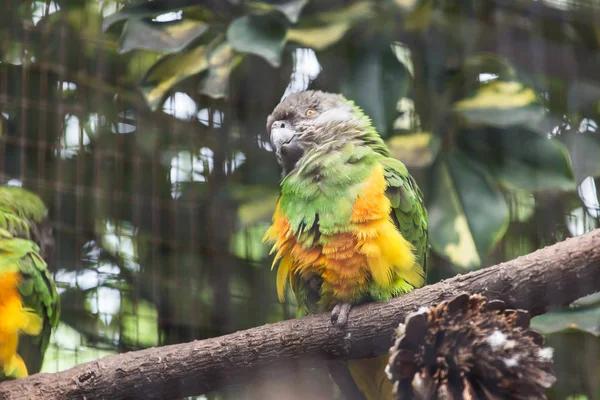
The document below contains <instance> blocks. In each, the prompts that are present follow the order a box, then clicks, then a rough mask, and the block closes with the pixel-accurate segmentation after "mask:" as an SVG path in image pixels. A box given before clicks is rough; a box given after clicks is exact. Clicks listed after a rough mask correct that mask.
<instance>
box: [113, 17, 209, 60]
mask: <svg viewBox="0 0 600 400" xmlns="http://www.w3.org/2000/svg"><path fill="white" fill-rule="evenodd" d="M207 30H208V24H206V23H204V22H201V21H195V20H192V19H182V20H179V21H173V22H152V21H146V20H141V19H132V20H129V21H127V23H126V24H125V28H123V32H122V33H121V39H120V41H119V53H126V52H128V51H131V50H137V49H143V50H154V51H159V52H162V53H167V54H170V53H177V52H180V51H181V50H183V49H185V48H186V47H187V46H188V45H189V44H190V43H192V42H193V41H194V40H195V39H197V38H198V37H200V36H201V35H202V34H204V33H205V32H206V31H207Z"/></svg>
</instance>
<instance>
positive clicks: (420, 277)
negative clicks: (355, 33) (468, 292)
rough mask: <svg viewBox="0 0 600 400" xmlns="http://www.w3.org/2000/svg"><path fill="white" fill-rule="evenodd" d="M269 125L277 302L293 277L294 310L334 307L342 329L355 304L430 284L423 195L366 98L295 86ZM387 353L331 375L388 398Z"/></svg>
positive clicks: (268, 237)
mask: <svg viewBox="0 0 600 400" xmlns="http://www.w3.org/2000/svg"><path fill="white" fill-rule="evenodd" d="M266 130H267V133H268V135H269V137H270V141H271V143H272V145H273V148H274V152H275V156H276V158H277V161H278V163H279V165H280V166H281V169H282V180H281V182H280V191H281V193H280V197H279V200H278V202H277V205H276V208H275V211H274V214H273V217H272V222H271V225H270V227H269V228H268V229H267V231H266V233H265V235H264V238H263V241H264V242H265V243H268V244H271V245H272V249H271V253H275V257H274V260H273V266H272V269H273V268H274V267H275V266H276V265H277V274H276V288H277V296H278V298H279V300H280V301H282V302H283V301H284V299H285V291H286V288H287V287H288V286H289V287H290V288H291V289H292V292H293V293H294V296H295V299H296V303H297V305H298V316H303V315H307V314H311V313H319V312H330V318H331V323H332V325H333V326H334V327H338V328H342V327H343V326H344V325H345V324H346V322H347V320H348V315H349V313H350V310H351V307H352V306H353V305H357V304H361V303H365V302H373V301H380V302H383V301H388V300H390V299H391V298H392V297H395V296H399V295H402V294H406V293H408V292H410V291H412V290H413V289H415V288H419V287H422V286H423V285H424V284H425V279H426V274H425V271H426V260H427V234H428V233H427V211H426V209H425V206H424V204H423V194H422V192H421V190H420V188H419V187H418V185H417V183H416V181H415V180H414V178H413V177H412V176H411V175H410V174H409V172H408V170H407V168H406V166H405V165H404V164H403V163H402V162H401V161H399V160H397V159H396V158H394V157H392V155H391V153H390V151H389V149H388V147H387V146H386V144H385V142H384V141H383V139H382V138H381V136H380V135H379V133H378V132H377V130H376V129H375V128H374V126H373V124H372V122H371V119H370V118H369V117H368V116H367V115H366V114H365V113H364V112H363V110H362V109H361V108H360V107H358V106H357V105H356V104H355V103H354V102H353V101H351V100H348V99H346V98H345V97H344V96H343V95H341V94H335V93H328V92H322V91H313V90H308V91H304V92H299V93H294V94H291V95H289V96H288V97H286V98H284V99H283V100H282V101H281V102H280V103H279V104H278V105H277V106H276V107H275V109H274V110H273V112H272V113H271V114H270V115H269V116H268V118H267V124H266ZM387 359H388V357H387V355H383V356H379V357H374V358H366V359H358V360H350V361H348V362H347V363H346V364H344V371H345V375H344V374H341V375H340V373H339V371H338V372H336V373H335V374H334V371H333V370H332V368H331V367H330V372H331V376H332V377H333V379H334V380H335V381H336V383H338V386H340V390H341V391H342V393H344V389H343V388H342V387H341V385H340V380H344V376H345V377H346V378H347V379H346V381H349V382H350V383H352V384H353V387H352V390H353V392H359V394H358V397H353V396H349V395H346V397H353V398H366V399H367V400H374V399H392V384H391V382H390V381H389V380H388V379H387V378H386V374H385V366H386V365H387ZM334 369H335V368H334ZM348 373H349V375H348ZM336 376H338V377H340V378H339V379H337V378H336ZM344 394H346V393H344Z"/></svg>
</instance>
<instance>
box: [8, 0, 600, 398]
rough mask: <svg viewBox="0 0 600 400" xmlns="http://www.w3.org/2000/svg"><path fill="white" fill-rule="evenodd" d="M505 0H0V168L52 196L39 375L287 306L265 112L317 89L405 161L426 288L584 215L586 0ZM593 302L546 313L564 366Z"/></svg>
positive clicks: (593, 76)
mask: <svg viewBox="0 0 600 400" xmlns="http://www.w3.org/2000/svg"><path fill="white" fill-rule="evenodd" d="M505 3H506V2H503V1H486V2H475V1H466V2H465V1H446V2H437V1H433V0H410V1H405V0H380V1H361V0H357V1H342V0H332V1H327V2H318V1H308V0H263V1H233V0H209V1H205V2H202V3H201V4H199V3H198V2H197V1H194V0H173V1H162V0H155V1H137V2H125V1H116V0H104V1H91V0H90V1H86V0H48V1H17V0H11V1H8V2H7V4H6V5H5V7H4V8H3V13H2V14H1V15H0V37H1V38H2V41H0V179H2V181H3V182H6V181H10V180H15V179H16V180H18V182H21V183H22V184H23V185H24V186H26V187H28V188H30V189H32V190H34V191H36V192H37V193H39V194H40V195H41V196H43V197H44V200H45V201H46V203H47V204H48V205H49V206H50V210H51V214H52V218H53V220H54V221H55V227H56V236H57V246H56V249H55V252H54V259H55V260H54V263H53V264H54V265H55V266H56V280H57V282H59V284H60V285H61V296H62V300H63V304H65V305H66V306H65V308H66V309H67V310H68V311H66V312H64V313H63V317H62V322H61V328H60V329H59V330H58V331H57V333H56V335H55V338H54V341H55V349H54V350H51V351H50V352H49V356H48V358H47V360H46V364H45V370H46V371H50V370H56V369H64V368H66V367H68V366H71V365H72V364H73V363H77V362H82V361H84V360H88V359H92V358H94V357H96V356H101V355H104V354H109V353H111V352H118V351H126V350H131V349H137V348H143V347H148V346H154V345H162V344H166V343H176V342H181V341H188V340H192V339H197V338H206V337H211V336H216V335H221V334H224V333H227V332H231V331H234V330H237V329H243V328H248V327H251V326H255V325H259V324H263V323H265V322H272V321H277V320H280V319H282V318H290V317H292V316H293V315H294V314H295V312H294V309H293V307H294V306H293V304H285V305H279V304H277V302H276V298H275V290H274V276H273V275H272V274H271V273H270V270H269V265H270V260H269V257H268V249H266V248H265V247H264V246H263V245H262V243H261V238H262V235H263V232H264V228H265V226H266V224H268V221H269V218H270V214H271V212H272V209H273V207H274V203H275V201H276V198H277V191H278V179H279V177H280V172H279V167H278V166H277V164H276V162H275V157H274V156H273V154H272V150H271V148H270V145H269V143H268V138H267V137H266V136H265V134H264V124H265V120H266V116H267V115H268V113H269V112H270V111H271V110H272V108H273V107H274V106H275V105H276V104H277V103H278V102H279V100H280V99H281V96H282V94H284V93H289V92H290V91H294V90H302V89H305V88H306V87H308V85H309V84H311V87H313V88H316V89H322V90H328V91H334V92H342V93H344V94H346V95H347V96H348V97H349V98H351V99H353V100H355V101H356V102H357V104H359V105H360V106H361V107H363V108H364V109H365V111H366V112H367V113H368V114H369V115H370V116H371V117H372V118H373V122H374V124H375V126H376V127H377V129H378V130H379V132H380V133H381V134H382V136H383V137H384V138H385V139H386V140H387V141H388V143H389V145H390V147H391V149H392V151H393V154H394V155H395V156H397V157H398V158H399V159H401V160H403V161H404V162H405V163H406V164H407V166H408V167H409V169H410V170H411V172H412V173H413V175H414V176H415V177H416V179H417V180H418V182H419V184H420V186H421V188H422V189H423V191H424V193H425V197H426V201H427V207H428V210H429V215H430V238H431V248H432V255H433V257H431V258H432V262H431V266H430V270H429V282H430V283H432V282H435V281H437V280H439V279H441V278H445V277H449V276H453V275H455V274H456V273H462V272H465V271H468V270H472V269H477V268H482V267H485V266H489V265H492V264H495V263H497V262H500V261H503V260H506V259H512V258H514V257H517V256H519V255H522V254H526V253H529V252H531V251H534V250H535V249H538V248H540V247H543V246H545V245H548V244H551V243H554V242H556V241H558V240H562V239H564V238H566V237H568V236H573V235H578V234H581V233H583V232H585V231H587V230H590V229H593V228H594V227H597V226H599V224H598V221H599V218H600V205H599V204H598V187H599V184H600V178H599V177H600V131H599V127H598V124H599V123H600V79H599V78H598V75H597V65H599V63H600V30H599V28H598V27H599V26H600V23H598V10H597V9H594V8H592V7H593V2H591V1H588V2H586V1H573V2H566V1H558V0H554V1H549V0H548V1H540V2H534V1H520V2H514V4H512V6H510V7H508V6H506V4H505ZM18 182H17V183H18ZM13 183H14V182H13ZM598 309H600V307H599V306H598V304H597V303H593V304H587V305H575V306H573V307H571V308H569V309H567V310H560V311H557V312H555V313H552V314H548V315H546V316H544V318H545V320H544V319H539V320H538V322H537V324H538V325H537V327H538V329H540V330H541V331H542V332H544V333H549V334H550V333H551V335H550V338H552V339H551V340H553V341H554V342H553V343H556V347H557V352H556V357H555V359H556V361H557V364H560V365H563V364H564V365H569V363H571V362H573V359H574V358H576V355H574V354H573V353H572V352H569V351H561V350H560V349H561V346H562V342H561V340H562V339H563V338H565V337H567V336H568V335H587V336H586V337H590V336H591V335H592V334H595V335H597V334H598V332H597V329H598V327H597V325H596V327H595V328H594V326H593V323H590V324H588V322H589V321H593V320H594V318H596V317H598ZM573 324H575V326H577V327H578V329H579V330H580V331H581V332H572V331H567V332H566V333H564V332H562V331H563V330H564V329H565V328H567V329H570V330H572V329H573V327H572V326H573ZM554 332H557V333H554ZM564 335H567V336H564ZM568 337H570V336H568ZM554 338H556V339H554ZM565 340H566V339H565ZM593 342H594V340H592V339H589V340H588V339H586V341H585V343H586V346H587V345H589V346H592V344H591V343H593ZM565 343H566V342H565ZM583 343H584V342H580V343H579V347H580V348H579V350H578V351H581V352H586V351H587V352H588V354H589V351H588V350H586V348H585V347H582V346H584V344H583ZM594 343H596V344H594V346H597V341H596V342H594ZM595 348H596V349H597V347H595ZM56 349H58V350H56ZM91 349H94V350H91ZM53 352H54V353H53ZM62 354H75V356H73V359H70V358H69V357H70V356H63V355H62ZM596 354H597V352H596ZM590 360H591V361H590ZM590 360H588V361H582V363H586V364H585V365H584V364H582V365H581V369H582V370H584V371H586V374H587V375H585V374H580V375H578V376H580V377H581V379H582V382H584V383H585V382H588V381H586V379H591V380H592V381H593V379H594V377H599V376H600V372H599V370H598V364H597V360H598V358H597V357H596V358H594V357H591V356H590ZM594 363H595V364H594ZM594 368H595V369H594ZM562 376H566V375H564V374H563V375H562ZM596 381H600V378H598V379H596ZM586 385H587V386H586ZM260 392H261V391H260V390H259V389H256V393H260ZM324 392H327V390H324ZM556 393H559V394H560V395H561V396H562V395H565V396H566V395H574V396H575V395H587V396H588V398H594V396H598V394H597V393H598V388H597V387H596V386H594V385H592V384H591V383H590V382H588V383H586V384H582V385H580V386H578V387H571V386H568V385H567V382H566V380H565V379H561V380H559V383H558V384H557V389H556ZM257 396H258V395H257ZM312 396H313V397H315V396H316V397H318V396H317V395H315V394H312ZM261 398H264V396H262V397H261ZM556 398H564V396H563V397H556Z"/></svg>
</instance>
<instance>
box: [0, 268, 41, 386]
mask: <svg viewBox="0 0 600 400" xmlns="http://www.w3.org/2000/svg"><path fill="white" fill-rule="evenodd" d="M20 279H21V274H19V273H17V272H4V273H0V367H2V372H3V373H4V375H5V376H11V377H15V378H22V377H25V376H27V367H26V366H25V363H24V362H23V359H22V358H21V357H20V356H19V355H18V354H17V346H18V344H19V334H20V333H26V334H29V335H38V334H39V333H40V331H41V329H42V319H41V318H40V317H39V316H38V315H37V314H36V313H35V311H33V310H31V309H28V308H25V307H23V303H22V301H21V295H20V294H19V289H18V287H17V286H18V284H19V281H20Z"/></svg>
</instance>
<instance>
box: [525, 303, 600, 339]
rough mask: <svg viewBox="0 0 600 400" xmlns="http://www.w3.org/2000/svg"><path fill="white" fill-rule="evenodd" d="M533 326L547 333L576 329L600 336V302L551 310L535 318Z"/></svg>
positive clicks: (532, 321) (532, 322)
mask: <svg viewBox="0 0 600 400" xmlns="http://www.w3.org/2000/svg"><path fill="white" fill-rule="evenodd" d="M531 327H532V328H533V329H535V330H536V331H538V332H540V333H543V334H545V335H547V334H550V333H555V332H561V331H565V330H576V331H582V332H587V333H591V334H592V335H594V336H600V303H596V304H593V305H588V306H579V307H570V308H567V309H564V310H557V311H551V312H549V313H547V314H544V315H540V316H537V317H535V318H533V319H532V320H531Z"/></svg>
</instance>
